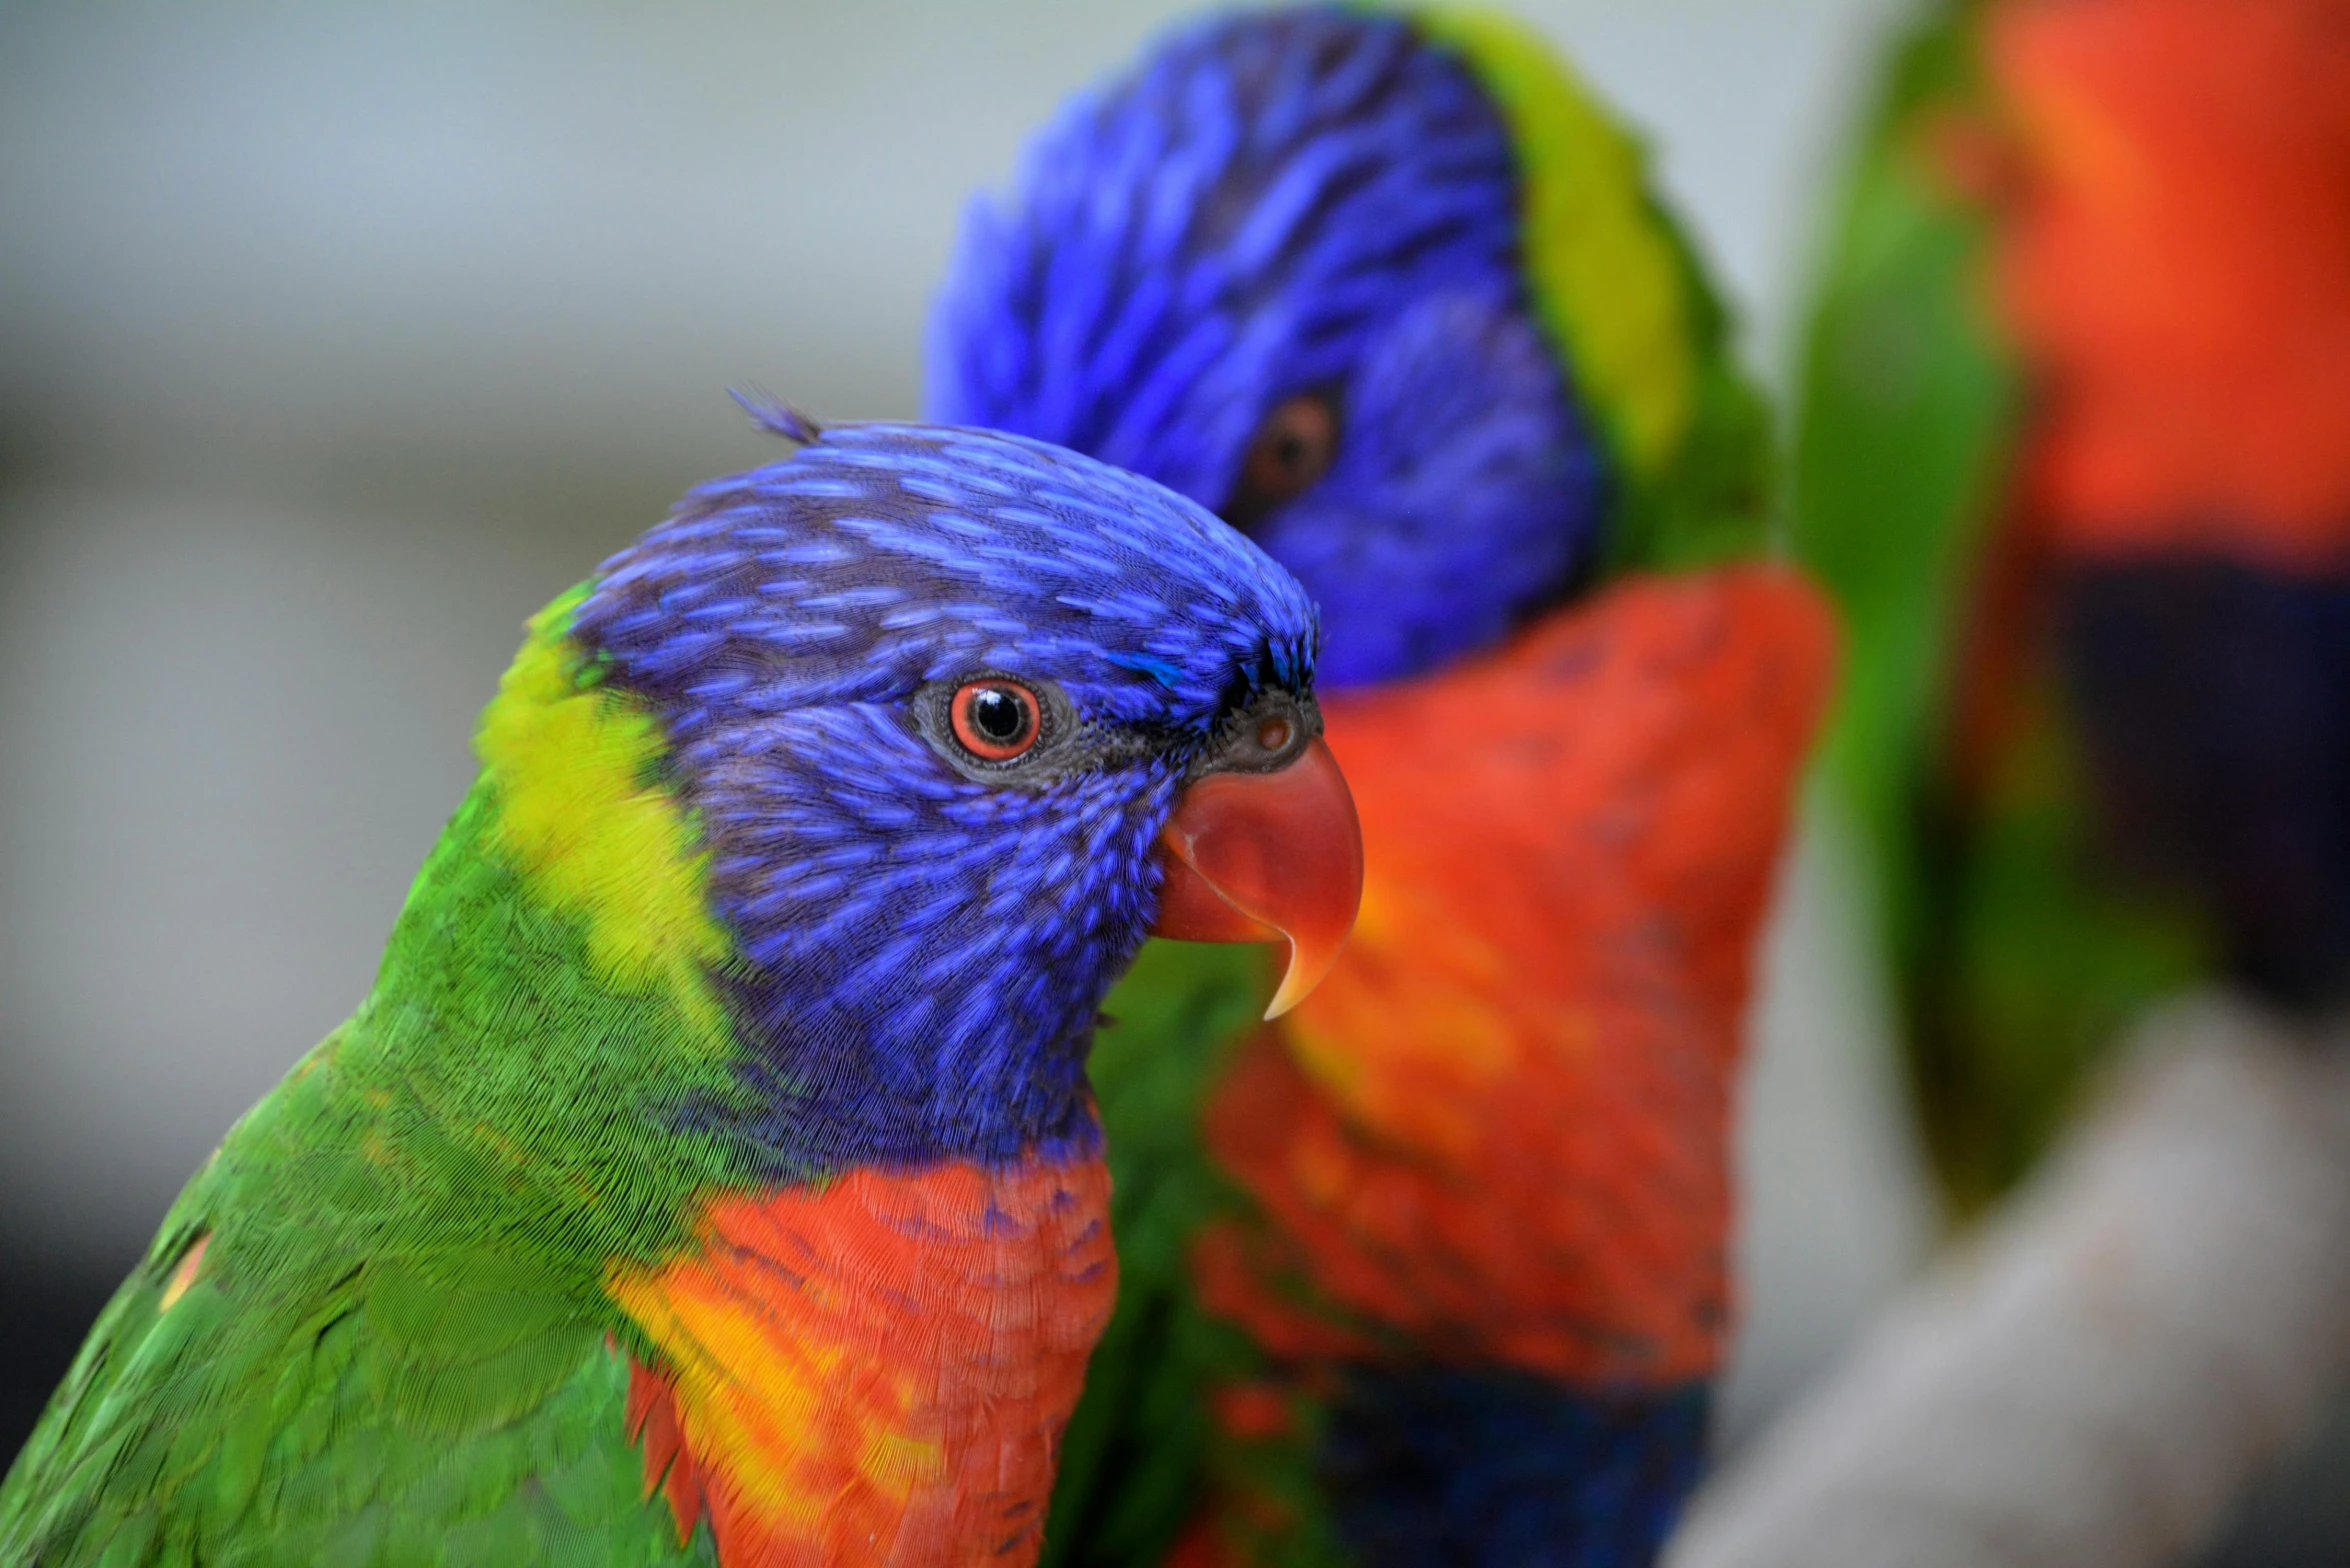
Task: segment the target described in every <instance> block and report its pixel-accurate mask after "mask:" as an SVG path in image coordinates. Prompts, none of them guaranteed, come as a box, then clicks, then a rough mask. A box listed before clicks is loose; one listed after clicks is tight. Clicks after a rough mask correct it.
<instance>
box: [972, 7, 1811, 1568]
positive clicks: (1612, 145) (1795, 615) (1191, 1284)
mask: <svg viewBox="0 0 2350 1568" xmlns="http://www.w3.org/2000/svg"><path fill="white" fill-rule="evenodd" d="M1726 337H1727V331H1726V327H1725V324H1724V321H1723V319H1722V315H1721V312H1720V311H1719V309H1718V308H1717V306H1716V305H1715V303H1714V300H1713V298H1712V296H1711V295H1710V293H1709V292H1708V290H1707V289H1706V287H1705V285H1704V283H1703V281H1702V280H1701V278H1700V277H1699V275H1698V272H1697V269H1696V266H1695V264H1694V262H1693V260H1692V257H1691V255H1690V253H1689V251H1688V249H1687V247H1686V246H1685V245H1684V243H1683V241H1682V240H1681V238H1680V236H1679V234H1678V232H1677V231H1676V229H1675V228H1674V227H1673V225H1672V224H1671V222H1670V221H1669V220H1668V219H1667V218H1666V217H1665V216H1664V215H1663V214H1662V213H1661V212H1660V211H1659V209H1658V207H1657V206H1656V204H1655V203H1654V201H1653V200H1652V199H1651V197H1650V195H1649V193H1648V191H1647V189H1646V186H1645V184H1644V178H1643V174H1642V168H1641V159H1640V157H1639V154H1638V152H1637V150H1636V148H1635V146H1634V145H1633V144H1632V143H1631V142H1630V140H1629V139H1628V138H1627V137H1626V136H1625V135H1624V133H1623V132H1622V131H1620V130H1619V129H1617V128H1616V126H1615V124H1614V123H1613V122H1612V121H1611V120H1610V119H1609V118H1608V117H1607V115H1606V113H1605V112H1604V111H1603V110H1602V109H1601V108H1600V107H1599V106H1598V105H1597V104H1596V103H1595V101H1594V100H1593V99H1592V98H1591V97H1590V96H1589V95H1588V94H1587V93H1586V91H1585V90H1584V89H1583V88H1582V87H1581V86H1580V85H1579V84H1578V83H1577V82H1576V81H1575V80H1574V79H1573V78H1572V76H1570V75H1569V74H1568V72H1567V71H1566V70H1565V68H1564V67H1563V66H1562V65H1561V64H1560V63H1559V62H1558V61H1557V60H1556V59H1555V58H1553V57H1552V56H1551V54H1550V53H1549V52H1548V51H1547V50H1546V49H1545V47H1544V46H1543V45H1542V43H1541V42H1540V41H1539V40H1538V39H1537V38H1536V37H1535V36H1533V35H1532V34H1530V33H1529V32H1527V31H1525V30H1524V29H1522V28H1520V27H1518V26H1516V25H1515V24H1512V23H1510V22H1507V21H1504V20H1500V19H1496V18H1489V17H1479V16H1459V15H1453V14H1450V13H1437V12H1431V13H1425V14H1415V15H1414V16H1412V17H1409V18H1398V17H1388V16H1377V15H1371V14H1365V13H1360V12H1356V11H1351V10H1339V9H1304V10H1293V11H1281V12H1276V13H1271V14H1265V15H1240V16H1235V17H1228V18H1221V19H1217V20H1214V21H1211V22H1208V23H1206V24H1204V25H1198V26H1194V27H1191V28H1189V29H1187V30H1183V31H1180V32H1178V33H1176V34H1174V35H1172V36H1171V37H1170V38H1168V39H1167V40H1165V41H1164V42H1163V43H1162V44H1161V45H1160V46H1159V47H1157V48H1155V49H1153V50H1151V51H1150V52H1149V53H1148V54H1147V55H1146V56H1145V57H1144V59H1143V60H1142V62H1141V63H1140V64H1139V65H1138V66H1136V67H1135V68H1134V69H1133V70H1132V71H1131V72H1129V73H1128V74H1127V75H1125V76H1123V77H1121V78H1119V79H1118V80H1116V81H1114V82H1112V83H1111V84H1109V85H1108V86H1106V87H1105V88H1103V89H1101V90H1099V91H1096V92H1093V93H1090V94H1088V95H1086V96H1084V97H1081V98H1080V99H1078V100H1077V101H1076V102H1074V103H1073V104H1072V105H1071V106H1069V107H1068V108H1067V110H1066V111H1065V112H1064V113H1063V114H1062V116H1061V117H1060V118H1059V119H1058V120H1057V121H1056V122H1055V124H1054V125H1053V126H1052V127H1051V128H1050V129H1048V130H1047V131H1045V132H1044V133H1043V134H1042V135H1041V137H1040V138H1039V139H1038V141H1037V142H1036V143H1035V144H1034V146H1033V147H1032V148H1031V150H1030V152H1029V155H1028V158H1027V162H1026V164H1025V168H1024V173H1023V175H1022V177H1021V180H1020V182H1019V184H1018V185H1017V187H1016V189H1015V190H1014V191H1013V192H1012V194H1010V195H1009V196H1008V197H1006V198H1004V199H1002V200H1001V201H999V202H983V203H982V204H980V205H979V206H978V207H976V208H975V210H974V212H973V214H972V216H971V218H970V221H969V226H968V229H967V232H966V235H965V238H964V241H963V244H962V248H961V251H960V253H959V256H958V259H957V262H956V270H955V272H954V275H953V277H952V278H951V279H950V281H949V283H948V285H947V287H946V290H945V292H944V294H943V296H942V299H941V303H940V305H939V308H938V315H937V318H936V323H935V336H934V341H933V354H934V362H933V375H934V379H933V385H932V400H931V405H930V406H931V408H932V410H933V411H934V412H935V413H936V414H938V415H940V416H942V417H950V418H953V419H957V420H968V421H971V422H974V423H982V424H990V425H997V426H1001V427H1004V428H1009V429H1015V430H1020V431H1023V432H1026V433H1029V434H1034V435H1039V436H1042V437H1045V438H1047V439H1052V440H1057V441H1062V442H1065V443H1068V444H1070V445H1073V446H1076V447H1078V448H1079V449H1081V450H1085V451H1089V452H1092V453H1094V454H1096V455H1098V456H1101V457H1105V458H1108V459H1110V460H1112V461H1115V462H1118V463H1120V464H1122V465H1125V466H1128V467H1131V468H1133V469H1135V470H1136V471H1138V472H1141V473H1144V474H1148V475H1150V476H1152V477H1154V478H1157V479H1159V480H1161V481H1162V482H1165V483H1167V484H1169V485H1172V486H1173V487H1174V488H1176V489H1178V490H1181V491H1183V492H1184V493H1185V494H1187V495H1189V496H1191V497H1193V498H1194V499H1196V500H1199V501H1201V502H1203V503H1205V504H1208V505H1211V506H1214V507H1215V508H1217V509H1218V510H1219V511H1220V512H1221V513H1222V515H1223V516H1224V517H1225V518H1227V519H1228V520H1230V521H1231V522H1233V523H1235V524H1237V525H1238V526H1240V527H1241V528H1243V529H1244V530H1246V531H1247V532H1248V533H1249V534H1250V535H1251V536H1252V537H1253V538H1255V539H1256V540H1257V541H1258V542H1260V543H1261V544H1263V545H1264V547H1265V548H1266V550H1267V551H1268V552H1269V553H1271V554H1272V556H1273V557H1274V558H1275V559H1276V560H1279V561H1281V562H1282V563H1283V564H1285V565H1286V566H1288V567H1289V568H1290V569H1291V570H1292V571H1294V572H1296V573H1297V574H1298V577H1299V578H1300V580H1301V581H1302V582H1304V584H1305V585H1306V587H1307V588H1308V590H1309V591H1310V592H1312V593H1313V595H1314V596H1315V598H1316V599H1317V601H1318V602H1319V604H1320V606H1321V609H1322V613H1323V617H1324V626H1325V631H1326V635H1327V646H1326V648H1325V650H1324V654H1323V659H1322V663H1321V666H1320V677H1319V678H1320V681H1321V684H1322V691H1323V702H1324V711H1325V714H1326V716H1327V719H1328V724H1329V739H1330V745H1331V747H1332V749H1333V751H1335V752H1336V753H1337V754H1338V755H1339V756H1340V757H1341V758H1342V759H1344V763H1345V766H1346V768H1347V771H1348V778H1349V781H1350V783H1352V784H1353V786H1354V789H1355V796H1356V801H1357V804H1358V806H1359V808H1360V810H1361V815H1362V825H1363V841H1364V852H1365V863H1366V872H1365V877H1366V880H1365V892H1364V896H1363V908H1362V919H1361V921H1360V924H1359V925H1358V927H1357V929H1356V932H1355V935H1354V938H1353V941H1352V943H1351V944H1350V946H1349V947H1348V949H1347V951H1346V952H1345V954H1344V955H1342V957H1341V958H1340V960H1339V963H1338V965H1337V967H1336V968H1335V969H1334V970H1333V972H1332V974H1331V977H1330V980H1329V981H1328V983H1327V984H1326V985H1325V986H1324V987H1323V989H1322V990H1321V991H1320V992H1319V993H1317V994H1316V996H1315V997H1314V998H1313V999H1312V1000H1311V1001H1309V1002H1307V1003H1306V1004H1305V1005H1303V1006H1302V1007H1300V1008H1299V1009H1298V1010H1297V1011H1296V1012H1295V1013H1294V1014H1291V1015H1289V1016H1288V1017H1287V1018H1285V1019H1284V1020H1282V1021H1281V1023H1280V1024H1278V1025H1276V1026H1273V1027H1270V1028H1267V1027H1264V1026H1262V1025H1260V1023H1259V1021H1258V1014H1259V1012H1260V1011H1261V998H1262V996H1263V994H1264V986H1265V981H1264V980H1263V979H1262V978H1261V966H1260V962H1259V960H1258V959H1256V958H1253V957H1249V956H1245V955H1235V954H1233V953H1224V952H1217V951H1212V950H1204V949H1197V948H1190V949H1186V948H1182V947H1169V946H1165V945H1155V946H1154V947H1153V948H1152V949H1151V950H1150V951H1149V952H1147V953H1146V954H1145V955H1144V958H1143V960H1142V961H1141V963H1140V964H1139V965H1138V966H1137V969H1136V972H1135V974H1134V975H1133V976H1132V977H1131V978H1130V979H1129V980H1128V981H1127V982H1126V983H1125V984H1124V985H1123V986H1122V987H1121V988H1120V989H1119V990H1118V991H1117V992H1115V993H1113V995H1112V997H1111V999H1110V1002H1109V1004H1108V1010H1109V1013H1110V1015H1111V1016H1112V1018H1113V1019H1115V1020H1116V1025H1115V1027H1113V1028H1111V1029H1109V1030H1106V1031H1105V1033H1104V1036H1103V1040H1102V1043H1101V1046H1100V1049H1099V1051H1098V1052H1097V1055H1096V1079H1095V1081H1096V1084H1097V1088H1098V1090H1099V1093H1100V1095H1101V1103H1102V1113H1103V1118H1104V1123H1105V1125H1106V1126H1107V1127H1109V1128H1110V1129H1111V1140H1110V1142H1111V1150H1112V1156H1111V1157H1112V1160H1113V1170H1114V1173H1115V1178H1116V1182H1115V1198H1114V1203H1115V1212H1116V1215H1117V1232H1118V1236H1119V1239H1120V1255H1121V1260H1122V1261H1121V1267H1122V1269H1123V1270H1124V1284H1123V1286H1122V1290H1121V1296H1120V1301H1119V1307H1118V1314H1117V1317H1116V1318H1115V1320H1114V1321H1113V1324H1112V1326H1111V1329H1110V1331H1109V1334H1108V1336H1107V1338H1106V1339H1105V1342H1104V1345H1103V1348H1102V1351H1101V1353H1100V1354H1099V1355H1098V1356H1097V1357H1096V1360H1095V1363H1094V1369H1093V1372H1092V1374H1091V1377H1090V1380H1089V1382H1088V1385H1087V1392H1086V1397H1085V1400H1084V1402H1083V1404H1082V1405H1081V1406H1080V1409H1079V1413H1078V1415H1077V1417H1076V1419H1075V1421H1074V1422H1073V1423H1072V1425H1071V1428H1070V1434H1069V1438H1068V1442H1067V1445H1066V1450H1065V1456H1064V1463H1063V1473H1062V1484H1061V1486H1060V1489H1059V1490H1058V1492H1057V1493H1056V1496H1055V1500H1054V1525H1053V1529H1052V1531H1051V1532H1050V1539H1051V1541H1052V1543H1053V1544H1052V1552H1053V1554H1054V1558H1055V1560H1056V1561H1064V1562H1088V1563H1095V1562H1099V1563H1133V1562H1148V1561H1154V1560H1157V1559H1159V1558H1160V1557H1161V1556H1162V1555H1163V1554H1165V1553H1166V1552H1167V1551H1169V1550H1170V1548H1171V1546H1172V1549H1173V1550H1175V1551H1176V1552H1177V1553H1178V1554H1179V1556H1180V1557H1181V1558H1182V1560H1184V1561H1187V1562H1194V1563H1204V1562H1233V1561H1238V1562H1250V1563H1292V1562H1329V1561H1342V1562H1355V1563H1363V1564H1387V1563H1447V1564H1451V1563H1475V1562H1482V1563H1535V1562H1544V1563H1551V1562H1564V1563H1591V1564H1601V1563H1607V1564H1615V1563H1641V1562H1646V1561H1648V1560H1650V1559H1651V1557H1652V1556H1653V1555H1654V1553H1655V1551H1656V1549H1657V1546H1658V1543H1659V1542H1660V1540H1661V1539H1662V1537H1663V1535H1664V1533H1665V1531H1666V1530H1667V1529H1668V1528H1669V1526H1670V1523H1671V1521H1672V1519H1673V1518H1674V1516H1675V1512H1676V1510H1677V1508H1678V1507H1679V1504H1680V1502H1681V1499H1682V1497H1683V1495H1684V1494H1685V1493H1686V1491H1687V1490H1688V1488H1689V1486H1690V1485H1691V1483H1692V1480H1693V1478H1694V1476H1695V1475H1696V1473H1697V1469H1698V1465H1699V1461H1700V1457H1701V1453H1702V1449H1703V1444H1704V1437H1705V1428H1706V1412H1707V1407H1708V1394H1709V1387H1710V1384H1711V1382H1712V1380H1713V1378H1714V1376H1715V1374H1716V1372H1717V1371H1718V1369H1719V1367H1720V1365H1721V1359H1722V1354H1723V1347H1724V1342H1725V1338H1726V1335H1727V1333H1728V1329H1729V1324H1730V1318H1731V1287H1730V1283H1729V1279H1728V1277H1727V1276H1728V1268H1727V1255H1726V1247H1727V1243H1728V1240H1729V1231H1730V1218H1731V1180H1730V1178H1731V1171H1730V1153H1731V1151H1730V1143H1729V1127H1728V1122H1729V1113H1730V1106H1731V1100H1732V1094H1733V1087H1734V1079H1735V1075H1736V1073H1737V1070H1738V1063H1739V1055H1740V1044H1741V1039H1742V1035H1743V1029H1744V1012H1745V1007H1746V1002H1747V994H1748V985H1749V977H1750V972H1751V965H1752V960H1753V954H1754V948H1755V937H1756V929H1757V926H1758V923H1759V921H1760V918H1761V916H1762V913H1763V910H1764V906H1765V904H1766V902H1767V897H1768V892H1769V888H1770V883H1771V878H1772V873H1773V870H1774V867H1775V862H1776V860H1777V857H1778V853H1779V849H1780V844H1781V839H1782V836H1783V833H1784V829H1785V824H1786V817H1787V810H1788V803H1789V797H1790V794H1791V789H1792V785H1793V783H1794V780H1795V778H1796V776H1797V773H1798V771H1799V768H1800V764H1801V760H1802V758H1803V755H1804V752H1805V748H1806V743H1807V738H1808V736H1809V733H1810V731H1811V729H1812V727H1813V724H1814V722H1815V718H1816V715H1817V713H1818V711H1819V709H1820V707H1821V704H1822V703H1823V701H1824V698H1825V685H1826V682H1827V679H1828V669H1829V662H1830V650H1829V644H1830V636H1829V630H1828V626H1827V624H1826V617H1825V611H1824V609H1823V607H1822V606H1821V604H1820V603H1819V601H1818V600H1817V599H1816V598H1815V596H1814V595H1812V594H1811V593H1810V591H1809V590H1807V589H1806V588H1804V587H1803V586H1802V585H1801V584H1799V583H1798V582H1797V581H1795V580H1794V579H1793V578H1791V577H1790V576H1789V575H1788V574H1786V573H1784V572H1782V571H1779V570H1777V569H1774V568H1771V567H1769V566H1766V565H1761V564H1753V563H1747V564H1730V563H1733V562H1735V561H1736V560H1737V559H1738V558H1740V557H1747V556H1752V555H1754V554H1756V553H1757V552H1758V551H1759V550H1760V548H1761V546H1762V544H1763V542H1764V516H1765V510H1766V497H1767V491H1768V489H1769V477H1770V476H1769V464H1768V456H1769V452H1768V433H1767V429H1766V424H1765V420H1764V417H1763V413H1762V410H1761V408H1760V405H1759V403H1758V401H1757V398H1756V396H1755V394H1754V393H1753V391H1752V390H1751V389H1750V387H1749V386H1748V384H1747V383H1746V381H1745V380H1744V379H1743V378H1742V377H1741V375H1740V374H1739V372H1738V371H1737V369H1736V368H1735V366H1734V364H1733V362H1732V358H1731V354H1730V351H1729V348H1728V345H1727V342H1726ZM1178 1543H1179V1544H1178Z"/></svg>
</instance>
